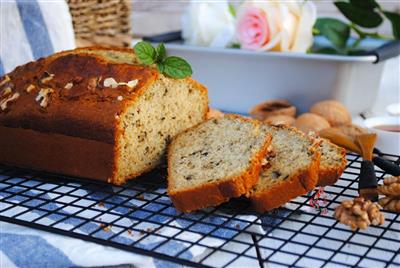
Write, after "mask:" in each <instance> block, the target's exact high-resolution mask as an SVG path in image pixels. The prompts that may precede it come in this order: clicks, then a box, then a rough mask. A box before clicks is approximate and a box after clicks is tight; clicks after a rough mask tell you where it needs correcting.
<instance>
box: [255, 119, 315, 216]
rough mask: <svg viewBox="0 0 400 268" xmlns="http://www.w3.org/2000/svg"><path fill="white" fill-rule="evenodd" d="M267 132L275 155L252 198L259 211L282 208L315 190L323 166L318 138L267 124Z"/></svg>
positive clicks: (268, 160)
mask: <svg viewBox="0 0 400 268" xmlns="http://www.w3.org/2000/svg"><path fill="white" fill-rule="evenodd" d="M263 129H264V131H265V132H266V133H269V134H271V135H272V137H273V138H272V153H270V154H268V155H267V157H266V160H267V165H265V166H263V168H262V171H261V173H260V178H259V180H258V182H257V184H256V185H255V186H254V188H253V189H252V190H251V191H250V192H249V195H248V196H249V198H250V199H251V201H252V203H253V206H254V208H255V210H256V211H258V212H265V211H268V210H271V209H274V208H277V207H280V206H281V205H283V204H285V203H286V202H288V201H290V200H291V199H293V198H295V197H297V196H300V195H303V194H306V193H307V192H308V191H310V190H312V189H314V187H315V186H316V185H317V183H318V168H319V164H320V152H319V150H318V145H319V144H318V143H316V142H315V140H314V139H312V138H310V137H308V136H306V135H305V134H303V133H302V132H300V131H298V130H296V129H295V128H291V127H287V126H271V125H267V124H265V125H264V126H263Z"/></svg>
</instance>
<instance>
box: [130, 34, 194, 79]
mask: <svg viewBox="0 0 400 268" xmlns="http://www.w3.org/2000/svg"><path fill="white" fill-rule="evenodd" d="M133 49H134V51H135V53H136V56H137V58H138V60H139V62H140V63H141V64H144V65H152V64H155V65H156V66H157V70H158V71H159V72H160V73H163V74H165V75H167V76H169V77H172V78H176V79H182V78H185V77H188V76H190V75H192V73H193V71H192V67H191V66H190V64H189V63H188V62H187V61H185V60H184V59H182V58H180V57H176V56H171V57H167V52H166V49H165V46H164V44H163V43H160V44H159V45H158V46H157V47H156V48H154V47H153V46H152V45H151V44H150V43H149V42H145V41H141V42H139V43H137V44H136V45H135V46H134V48H133Z"/></svg>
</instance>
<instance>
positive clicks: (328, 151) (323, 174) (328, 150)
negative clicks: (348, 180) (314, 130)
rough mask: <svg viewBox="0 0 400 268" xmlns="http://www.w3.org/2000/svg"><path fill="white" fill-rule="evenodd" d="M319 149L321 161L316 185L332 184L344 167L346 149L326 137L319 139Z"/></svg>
mask: <svg viewBox="0 0 400 268" xmlns="http://www.w3.org/2000/svg"><path fill="white" fill-rule="evenodd" d="M319 151H320V152H321V163H320V166H319V175H318V177H319V179H318V185H319V186H327V185H333V184H335V182H336V181H337V180H338V178H339V177H340V175H342V173H343V171H344V169H345V168H346V164H347V161H346V150H345V149H344V148H342V147H339V146H337V145H335V144H333V143H332V142H330V141H328V140H326V139H320V141H319Z"/></svg>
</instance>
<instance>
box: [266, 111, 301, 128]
mask: <svg viewBox="0 0 400 268" xmlns="http://www.w3.org/2000/svg"><path fill="white" fill-rule="evenodd" d="M294 121H296V119H295V118H294V117H292V116H289V115H283V114H277V115H271V116H268V117H267V118H266V119H265V120H264V122H266V123H269V124H271V125H275V126H277V125H287V126H291V125H293V123H294Z"/></svg>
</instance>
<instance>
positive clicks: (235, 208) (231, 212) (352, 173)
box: [0, 154, 400, 268]
mask: <svg viewBox="0 0 400 268" xmlns="http://www.w3.org/2000/svg"><path fill="white" fill-rule="evenodd" d="M385 157H386V158H389V159H391V160H392V161H394V162H397V163H399V161H400V158H399V157H398V156H393V155H385ZM347 159H348V166H347V168H346V170H345V172H344V173H343V175H342V177H341V179H340V180H339V181H338V182H337V183H336V184H335V185H334V186H328V187H325V193H322V195H321V196H319V197H318V196H316V192H313V193H310V194H308V195H305V196H302V197H298V198H296V199H294V200H292V201H291V202H289V203H288V204H287V205H285V207H283V208H280V209H277V210H274V211H271V212H269V213H266V214H262V215H261V214H257V213H254V212H252V211H251V209H250V204H249V203H248V201H246V200H245V199H235V200H232V201H230V202H229V203H226V204H223V205H221V206H219V207H217V208H210V209H205V210H202V211H199V212H196V213H190V214H184V213H179V212H177V211H176V210H175V209H174V207H173V205H172V203H171V201H170V199H169V198H168V195H167V193H166V188H165V187H166V182H165V175H166V174H165V172H163V171H157V172H154V173H150V174H147V175H146V176H144V177H142V178H140V179H137V180H133V181H131V182H129V183H128V184H126V185H124V186H120V187H119V186H118V187H117V186H112V185H109V184H106V183H102V182H98V181H92V180H85V179H79V178H66V177H63V176H57V175H49V174H44V173H39V172H35V171H29V170H22V169H17V168H12V167H6V166H0V220H1V221H5V222H10V223H14V224H19V225H24V226H28V227H32V228H36V229H40V230H44V231H48V232H52V233H56V234H61V235H66V236H70V237H75V238H80V239H83V240H86V241H91V242H95V243H99V244H102V245H106V246H111V247H115V248H119V249H122V250H126V251H130V252H134V253H139V254H144V255H147V256H150V257H154V258H159V259H163V260H167V261H172V262H174V263H178V264H182V265H187V266H210V267H250V266H255V267H257V266H260V267H266V266H270V265H272V266H274V265H277V266H279V265H283V266H297V267H302V266H303V267H304V266H306V267H321V266H340V265H342V266H358V267H374V268H375V267H381V266H382V267H387V266H389V265H392V266H400V255H399V248H400V217H399V214H395V213H390V212H388V211H385V212H384V214H385V218H386V221H385V224H384V225H383V226H371V227H369V228H368V229H367V230H357V231H354V232H353V231H351V230H350V229H349V228H348V227H347V226H344V225H342V224H340V223H338V222H337V221H336V220H335V219H334V218H333V216H332V215H333V211H334V208H335V207H336V206H337V205H338V204H339V203H340V202H341V201H342V200H345V199H352V198H354V197H355V196H357V195H358V193H357V178H358V174H359V172H360V161H361V159H360V158H359V156H357V155H352V154H349V155H347ZM376 172H377V175H378V177H379V180H380V181H381V179H382V178H383V177H384V176H385V174H384V173H383V172H382V170H380V169H379V168H376ZM318 193H319V194H321V191H319V192H318ZM312 203H314V204H315V203H317V205H318V204H319V206H315V205H314V206H313V205H312Z"/></svg>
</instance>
